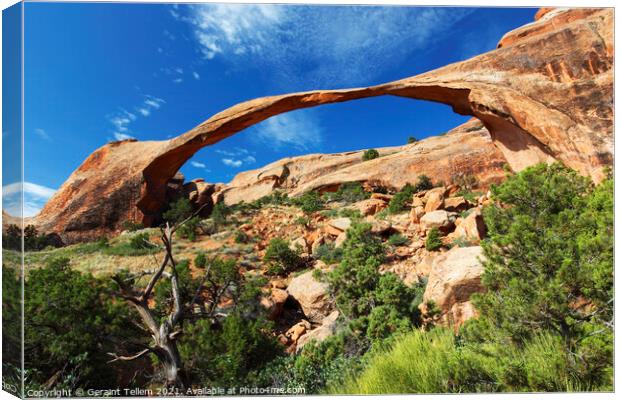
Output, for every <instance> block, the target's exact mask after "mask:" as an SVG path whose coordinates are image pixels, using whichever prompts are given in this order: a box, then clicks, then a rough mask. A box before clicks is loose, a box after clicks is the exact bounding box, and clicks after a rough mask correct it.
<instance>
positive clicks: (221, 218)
mask: <svg viewBox="0 0 620 400" xmlns="http://www.w3.org/2000/svg"><path fill="white" fill-rule="evenodd" d="M231 212H232V210H231V209H230V207H228V206H227V205H226V204H225V203H224V202H223V201H220V202H219V203H217V204H215V206H213V211H211V216H210V217H211V219H212V220H213V224H214V225H215V227H216V229H219V228H220V227H221V226H223V225H226V222H228V216H229V215H230V214H231Z"/></svg>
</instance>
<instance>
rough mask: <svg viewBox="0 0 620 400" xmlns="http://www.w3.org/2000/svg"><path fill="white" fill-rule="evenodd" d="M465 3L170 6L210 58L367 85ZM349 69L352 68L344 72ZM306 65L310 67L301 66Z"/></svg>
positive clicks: (284, 75)
mask: <svg viewBox="0 0 620 400" xmlns="http://www.w3.org/2000/svg"><path fill="white" fill-rule="evenodd" d="M470 12H471V10H467V9H462V8H430V7H372V6H360V7H354V6H353V7H352V6H346V7H340V6H330V7H312V6H299V5H261V4H200V5H186V6H177V7H176V8H173V9H172V11H171V13H173V16H175V18H177V19H178V20H181V21H184V22H186V23H188V24H190V26H191V27H192V30H193V33H194V37H195V39H196V43H197V45H198V48H199V50H200V52H201V54H202V56H203V58H205V59H207V60H211V59H214V58H222V59H224V60H226V61H229V62H232V63H238V64H239V65H244V64H245V63H247V62H248V61H252V63H253V64H254V65H257V66H258V67H270V69H271V70H272V71H277V74H278V75H279V76H277V79H278V80H282V79H287V80H288V81H293V82H296V81H297V80H298V79H299V78H298V77H299V76H303V77H304V83H305V84H308V85H316V84H329V85H330V86H333V85H338V84H340V85H344V84H364V83H368V82H369V81H370V80H372V79H373V78H374V77H376V76H378V75H379V74H381V73H382V72H384V71H385V70H386V69H387V68H390V67H392V66H393V65H395V64H397V63H398V62H400V61H401V60H404V58H405V57H407V56H408V55H410V54H411V53H412V52H415V51H418V50H420V49H422V48H425V47H426V46H429V45H430V44H432V42H433V41H435V40H437V39H438V38H440V37H441V36H442V35H444V34H447V33H448V32H450V30H451V28H452V26H453V25H454V24H455V23H456V22H458V21H459V20H460V19H462V18H463V17H464V16H466V15H467V14H468V13H470ZM344 71H346V73H344ZM301 72H303V74H302V73H301Z"/></svg>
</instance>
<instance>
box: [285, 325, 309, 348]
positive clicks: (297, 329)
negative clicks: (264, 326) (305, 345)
mask: <svg viewBox="0 0 620 400" xmlns="http://www.w3.org/2000/svg"><path fill="white" fill-rule="evenodd" d="M311 327H312V325H310V323H309V322H308V321H306V320H301V321H300V322H298V323H296V324H295V325H293V326H291V327H290V328H289V330H288V331H286V334H285V336H286V337H288V338H289V339H290V341H291V342H293V343H296V342H297V340H299V338H300V337H302V336H303V335H304V334H305V333H306V332H307V331H309V330H310V328H311Z"/></svg>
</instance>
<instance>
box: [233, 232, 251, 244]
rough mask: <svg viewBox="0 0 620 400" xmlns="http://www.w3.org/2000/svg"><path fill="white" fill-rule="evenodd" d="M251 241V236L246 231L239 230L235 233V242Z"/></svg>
mask: <svg viewBox="0 0 620 400" xmlns="http://www.w3.org/2000/svg"><path fill="white" fill-rule="evenodd" d="M249 241H250V237H249V236H248V234H247V233H245V232H244V231H237V233H235V243H247V242H249Z"/></svg>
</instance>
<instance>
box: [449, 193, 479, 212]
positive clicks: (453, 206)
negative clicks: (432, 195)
mask: <svg viewBox="0 0 620 400" xmlns="http://www.w3.org/2000/svg"><path fill="white" fill-rule="evenodd" d="M471 206H472V204H471V203H470V202H469V201H467V199H465V198H464V197H462V196H457V197H448V198H447V199H445V200H444V202H443V208H444V210H446V211H455V212H459V211H464V210H467V209H468V208H470V207H471Z"/></svg>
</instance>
